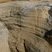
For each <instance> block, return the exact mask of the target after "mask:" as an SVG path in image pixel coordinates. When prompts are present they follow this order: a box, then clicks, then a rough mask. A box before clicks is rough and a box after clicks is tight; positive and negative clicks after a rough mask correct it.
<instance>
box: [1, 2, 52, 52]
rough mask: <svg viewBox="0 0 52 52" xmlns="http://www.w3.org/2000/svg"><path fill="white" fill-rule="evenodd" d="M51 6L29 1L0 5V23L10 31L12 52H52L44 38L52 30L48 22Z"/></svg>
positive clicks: (47, 3)
mask: <svg viewBox="0 0 52 52" xmlns="http://www.w3.org/2000/svg"><path fill="white" fill-rule="evenodd" d="M1 5H2V6H1ZM51 5H52V4H51V3H50V2H46V3H44V2H40V3H38V2H37V3H36V2H35V3H34V2H32V3H31V2H28V1H27V2H24V1H21V2H19V1H16V2H10V3H3V4H0V12H1V13H0V21H2V22H3V23H4V24H5V26H6V27H7V29H8V31H9V38H8V43H9V47H10V49H11V52H52V46H51V45H50V44H49V43H48V42H47V41H46V40H45V39H44V38H43V37H44V33H45V32H46V31H48V30H51V29H52V23H51V24H50V25H49V23H50V22H49V21H47V20H48V18H49V16H50V15H49V13H48V11H49V10H50V8H51ZM49 19H50V18H49ZM48 22H49V23H48Z"/></svg>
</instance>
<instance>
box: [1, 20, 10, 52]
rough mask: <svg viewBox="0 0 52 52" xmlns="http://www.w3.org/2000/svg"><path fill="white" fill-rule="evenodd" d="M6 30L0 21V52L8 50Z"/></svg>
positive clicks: (8, 51) (7, 51)
mask: <svg viewBox="0 0 52 52" xmlns="http://www.w3.org/2000/svg"><path fill="white" fill-rule="evenodd" d="M8 33H9V32H8V30H7V28H6V27H5V25H4V24H3V23H2V22H1V21H0V52H10V49H9V45H8Z"/></svg>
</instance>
